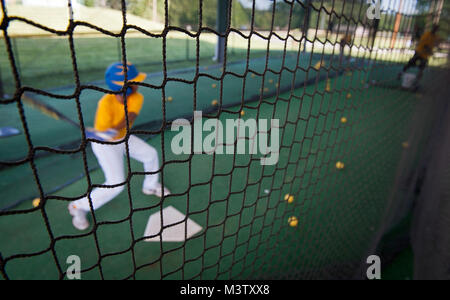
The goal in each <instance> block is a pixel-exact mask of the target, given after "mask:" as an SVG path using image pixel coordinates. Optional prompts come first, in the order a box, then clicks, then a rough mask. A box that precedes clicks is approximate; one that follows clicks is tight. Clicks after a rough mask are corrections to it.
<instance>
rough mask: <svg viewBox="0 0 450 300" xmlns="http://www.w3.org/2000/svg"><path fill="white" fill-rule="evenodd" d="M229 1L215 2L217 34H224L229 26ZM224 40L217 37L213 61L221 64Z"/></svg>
mask: <svg viewBox="0 0 450 300" xmlns="http://www.w3.org/2000/svg"><path fill="white" fill-rule="evenodd" d="M230 1H231V0H221V1H217V23H216V24H217V32H219V33H220V34H225V33H226V31H227V28H228V27H229V26H230V22H229V20H228V14H229V8H230ZM225 39H226V37H222V36H219V37H218V38H217V45H216V55H215V57H214V60H215V61H217V62H223V60H224V57H225Z"/></svg>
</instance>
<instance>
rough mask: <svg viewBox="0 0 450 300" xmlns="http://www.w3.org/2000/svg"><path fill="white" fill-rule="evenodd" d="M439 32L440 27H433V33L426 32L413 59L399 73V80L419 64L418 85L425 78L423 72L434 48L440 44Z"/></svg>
mask: <svg viewBox="0 0 450 300" xmlns="http://www.w3.org/2000/svg"><path fill="white" fill-rule="evenodd" d="M438 30H439V26H438V25H433V28H432V30H431V31H428V32H425V33H424V34H423V35H422V36H421V38H420V40H419V43H418V44H417V47H416V53H415V54H414V56H413V58H411V59H410V61H409V62H408V64H407V65H406V66H405V67H404V68H403V71H402V72H400V73H399V75H398V78H399V79H401V78H402V76H403V74H404V73H405V72H406V71H407V70H408V69H409V68H412V67H414V66H416V65H417V63H419V74H417V79H416V83H415V84H416V85H417V84H418V83H419V81H420V79H421V78H422V76H423V71H424V70H425V67H426V66H427V64H428V60H429V58H430V57H431V56H432V55H433V48H434V47H435V46H436V45H437V44H438V41H439V37H438V35H437V31H438Z"/></svg>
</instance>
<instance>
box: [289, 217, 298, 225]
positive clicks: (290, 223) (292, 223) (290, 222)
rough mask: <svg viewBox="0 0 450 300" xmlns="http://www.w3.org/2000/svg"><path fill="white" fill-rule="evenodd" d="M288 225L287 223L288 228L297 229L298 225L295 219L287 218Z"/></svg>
mask: <svg viewBox="0 0 450 300" xmlns="http://www.w3.org/2000/svg"><path fill="white" fill-rule="evenodd" d="M288 223H289V226H291V227H297V225H298V219H297V217H289V219H288Z"/></svg>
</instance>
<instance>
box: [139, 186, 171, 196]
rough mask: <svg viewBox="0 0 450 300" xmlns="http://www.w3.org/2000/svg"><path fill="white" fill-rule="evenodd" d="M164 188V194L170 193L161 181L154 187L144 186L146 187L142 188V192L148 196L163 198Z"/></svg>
mask: <svg viewBox="0 0 450 300" xmlns="http://www.w3.org/2000/svg"><path fill="white" fill-rule="evenodd" d="M163 190H164V196H169V195H170V191H169V190H168V189H167V188H166V187H163V186H162V185H161V184H160V183H158V184H157V186H156V187H155V188H153V189H145V188H144V189H142V192H143V193H144V194H145V195H148V196H151V195H155V196H156V197H159V198H161V197H162V195H163Z"/></svg>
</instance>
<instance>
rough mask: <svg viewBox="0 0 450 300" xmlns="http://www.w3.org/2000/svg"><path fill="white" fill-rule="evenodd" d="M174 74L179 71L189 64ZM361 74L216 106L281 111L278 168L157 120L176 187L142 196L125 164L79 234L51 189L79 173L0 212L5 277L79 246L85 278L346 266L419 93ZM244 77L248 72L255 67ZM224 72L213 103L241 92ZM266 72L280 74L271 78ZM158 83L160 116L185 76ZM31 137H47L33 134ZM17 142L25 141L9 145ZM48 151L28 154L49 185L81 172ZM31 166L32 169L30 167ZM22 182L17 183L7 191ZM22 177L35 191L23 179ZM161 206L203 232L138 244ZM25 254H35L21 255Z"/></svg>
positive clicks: (377, 212) (204, 99)
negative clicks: (41, 155)
mask: <svg viewBox="0 0 450 300" xmlns="http://www.w3.org/2000/svg"><path fill="white" fill-rule="evenodd" d="M263 67H264V65H262V66H261V68H263ZM236 68H242V66H241V65H238V66H236ZM210 71H211V72H215V74H218V73H219V72H220V70H210ZM314 72H315V71H314ZM283 74H284V73H283ZM311 74H315V75H317V74H316V73H311ZM183 76H186V77H185V78H189V77H190V76H192V74H189V73H187V74H184V75H183ZM267 76H268V77H269V76H270V77H271V75H270V74H267ZM282 76H283V75H282ZM366 76H368V74H367V73H365V72H355V71H354V72H352V74H349V73H346V74H344V75H342V76H339V77H337V78H333V79H331V81H330V86H331V90H330V91H329V92H327V91H326V86H327V84H326V82H325V81H319V82H317V83H316V84H312V85H309V86H307V87H305V88H298V89H296V90H293V91H292V93H290V92H287V93H283V94H280V95H279V96H278V97H271V98H266V99H264V100H263V101H259V102H250V103H246V104H245V106H244V107H242V106H240V105H235V106H231V107H229V108H227V110H228V111H229V112H224V111H222V113H221V114H220V120H222V122H223V123H225V119H230V118H231V119H236V118H238V117H239V112H240V110H241V109H243V110H244V111H245V115H244V116H243V117H242V118H244V119H249V118H256V117H258V118H268V119H271V118H277V119H279V120H280V125H281V131H280V133H281V137H280V143H281V152H280V158H279V162H278V164H276V165H274V166H264V167H263V166H261V164H260V161H259V158H260V156H259V155H254V156H250V155H242V154H240V155H215V156H213V155H206V154H204V155H194V156H192V157H189V156H188V155H181V156H177V155H174V154H173V153H172V151H171V149H170V143H171V141H172V138H173V136H174V135H175V133H173V132H171V131H169V130H166V131H164V132H163V133H161V134H158V135H154V136H152V138H151V139H150V141H149V142H150V144H151V145H153V146H154V147H155V148H156V149H158V151H159V152H160V160H161V161H164V162H165V165H164V169H163V177H164V183H165V185H167V186H168V187H169V188H170V189H171V191H172V193H173V195H172V196H170V197H167V198H165V199H164V201H160V200H159V199H158V198H155V197H148V196H144V195H143V194H142V193H141V184H142V180H143V176H142V175H140V174H137V173H135V172H142V166H140V165H139V164H137V163H135V162H132V164H131V170H132V172H133V175H132V176H131V177H130V182H129V184H127V188H129V191H130V196H131V199H130V198H129V197H128V193H127V192H123V193H122V194H121V195H120V196H119V197H117V198H116V199H114V201H112V202H111V203H109V204H108V205H106V206H105V207H104V208H102V209H100V210H98V211H97V212H96V218H97V223H100V224H101V225H99V226H98V227H97V228H96V230H95V231H94V232H95V235H94V234H93V232H91V234H88V235H86V234H84V235H81V236H80V233H79V232H77V231H76V230H75V229H74V228H73V227H72V225H71V218H70V216H69V215H68V213H67V211H66V207H67V201H62V200H58V199H55V198H54V196H58V197H72V198H76V197H79V196H80V195H82V194H84V193H86V192H87V181H86V179H85V178H83V179H81V180H79V181H77V182H76V183H74V184H72V185H70V186H68V187H66V188H64V189H62V190H60V191H58V192H56V193H55V194H53V196H52V197H50V198H49V199H48V200H47V201H46V202H45V205H44V207H43V208H42V209H35V210H33V211H32V212H30V213H27V214H10V215H3V216H2V217H1V218H0V228H1V231H0V238H1V240H2V241H7V242H5V243H2V245H1V246H0V252H1V255H2V257H3V258H4V259H6V266H5V270H6V272H7V274H8V276H9V277H10V278H14V279H16V278H17V279H18V278H21V279H24V278H48V279H51V278H58V276H59V271H58V265H59V268H60V270H61V271H62V272H65V270H66V268H67V264H66V261H65V260H66V259H67V257H68V256H70V255H78V256H80V257H81V260H82V268H83V270H88V271H86V272H83V274H82V278H83V279H98V278H101V277H102V276H103V278H108V279H119V278H129V277H130V276H131V277H133V276H132V275H133V274H135V277H136V278H138V279H144V278H146V279H159V278H164V279H180V278H184V279H188V278H195V279H216V278H218V279H226V278H286V277H288V278H289V277H290V276H291V277H296V276H299V274H298V271H299V270H300V272H302V273H301V276H304V277H308V276H309V277H314V276H320V274H321V272H322V270H328V269H330V268H334V269H336V268H338V269H339V270H341V271H342V272H344V273H345V271H346V269H345V267H346V266H349V265H352V264H354V263H355V262H356V263H358V262H359V261H360V257H361V256H362V255H364V254H365V251H366V249H367V246H368V244H369V243H370V242H371V237H372V235H373V233H374V232H376V231H377V229H378V226H379V225H380V224H379V223H380V221H381V220H382V216H383V213H384V208H385V205H386V201H387V199H388V195H389V192H390V189H391V187H392V182H393V180H394V177H395V173H396V168H397V165H398V161H399V158H400V156H401V154H402V152H403V151H405V150H404V149H403V148H402V147H401V143H402V142H403V141H404V140H405V138H406V137H407V136H408V135H409V132H408V130H409V122H410V117H411V115H412V112H413V111H414V108H415V105H416V104H417V103H418V101H420V100H419V99H418V98H417V97H414V96H413V95H412V94H410V93H408V92H404V91H400V90H392V89H385V88H378V87H374V86H365V85H363V84H362V83H361V80H366V79H367V78H366ZM248 77H250V78H248V80H249V81H251V80H252V79H251V78H252V77H251V76H250V75H249V76H248ZM226 78H227V80H224V82H223V85H224V89H223V93H224V94H223V97H222V101H223V102H225V101H228V99H229V98H231V96H232V94H233V93H234V92H236V91H237V92H236V94H238V95H240V94H241V92H242V90H241V88H239V81H237V79H233V78H232V77H231V76H230V77H228V76H227V77H226ZM228 78H229V79H228ZM273 79H274V80H275V81H274V82H276V80H277V79H278V78H277V77H276V76H274V77H273ZM150 80H155V82H157V81H158V80H160V79H159V78H158V77H155V78H154V79H152V78H150ZM233 80H236V81H233ZM253 80H255V82H257V83H255V84H252V85H251V86H252V89H253V90H252V91H250V92H249V94H248V95H252V93H255V90H256V93H258V88H259V87H260V82H261V79H260V78H259V79H257V78H254V79H253ZM213 82H214V81H213V80H210V79H207V78H204V79H203V80H202V81H201V84H199V85H198V88H199V91H198V95H199V96H198V97H197V108H205V109H206V108H208V107H210V105H211V104H210V101H211V100H212V99H213V98H216V97H218V96H219V95H220V94H219V90H220V83H218V88H213V87H212V85H211V84H212V83H213ZM241 84H242V83H241ZM172 85H173V86H172ZM228 85H229V87H228ZM236 85H237V86H238V88H235V87H236ZM233 87H234V88H233ZM269 88H273V87H272V86H271V87H269ZM144 89H145V88H144ZM149 90H150V91H149V92H150V93H154V95H156V96H154V97H151V96H149V97H148V98H150V99H151V100H150V101H149V100H147V102H146V105H148V106H146V107H144V110H143V113H142V114H141V116H140V117H139V121H138V123H137V125H139V124H140V122H142V123H145V121H148V120H149V119H157V118H158V117H161V107H162V101H161V100H162V99H160V97H161V95H160V91H157V90H152V89H149ZM166 90H167V95H169V94H170V95H172V96H173V98H174V99H173V101H172V102H166V104H165V107H166V114H168V115H169V116H170V117H175V116H177V115H179V114H180V112H186V111H192V110H193V102H192V98H189V97H192V93H193V91H192V85H189V84H183V83H176V82H169V83H168V86H166ZM86 93H88V94H89V93H91V94H92V96H91V97H90V99H91V100H92V101H91V102H89V99H88V97H86V99H85V98H84V97H82V103H83V104H82V107H83V110H85V111H86V113H85V115H86V116H87V120H86V121H87V122H89V121H91V120H92V119H89V118H92V115H93V108H94V107H95V101H94V99H96V98H98V96H99V94H97V95H94V94H96V93H97V92H90V91H86ZM143 93H146V91H143ZM228 93H230V96H229V97H228V95H229V94H228ZM348 93H351V97H350V98H347V94H348ZM150 95H151V94H150ZM187 95H189V96H187ZM146 98H147V96H146ZM186 98H187V100H185V99H186ZM153 99H157V100H156V101H154V100H153ZM219 99H220V98H219ZM65 105H67V107H66V106H65ZM55 106H57V107H58V109H61V110H62V111H63V110H65V109H67V111H71V110H73V109H74V104H73V101H71V102H70V101H66V102H64V103H63V101H61V103H59V104H58V103H56V105H55ZM32 115H34V116H35V118H36V119H39V118H42V120H44V119H45V118H47V119H48V117H47V116H39V115H37V114H32ZM342 116H345V117H347V119H348V123H346V124H343V123H341V122H340V119H341V117H342ZM30 122H32V120H30ZM47 122H50V121H49V120H47ZM142 123H141V124H142ZM64 126H66V125H65V124H61V123H60V122H58V123H55V125H53V126H49V127H48V128H52V129H53V130H55V131H54V133H53V131H52V134H55V136H58V133H57V132H58V131H59V130H60V131H61V132H64V131H65V130H66V129H67V130H68V131H67V132H76V130H73V129H70V127H69V126H68V127H66V128H62V127H64ZM36 130H39V129H37V128H36ZM66 134H67V133H66ZM32 136H33V134H32ZM59 136H62V134H59ZM142 137H143V138H146V137H145V136H142ZM147 137H148V136H147ZM37 138H43V140H45V141H50V142H51V138H48V137H45V138H44V137H42V134H41V137H39V136H37ZM163 141H164V160H163V156H162V153H161V152H162V145H163V143H162V142H163ZM17 149H18V150H23V148H22V147H19V146H18V147H17ZM59 156H62V155H59ZM56 157H58V156H55V158H54V159H55V162H54V163H52V162H51V161H47V163H46V164H44V163H42V165H40V163H38V169H37V171H38V175H39V176H43V177H47V178H48V181H49V183H51V182H52V178H55V177H59V176H60V175H61V176H62V177H63V174H64V173H65V172H70V171H71V169H76V170H77V171H76V173H77V174H78V173H82V172H83V161H82V158H81V157H80V156H73V157H72V159H71V162H70V163H69V162H67V163H66V165H65V164H61V165H59V164H58V163H57V158H56ZM337 161H342V162H344V163H345V169H344V170H337V169H336V167H335V164H336V162H337ZM42 162H45V159H43V160H42ZM92 164H95V159H92V158H91V160H90V162H89V165H88V166H89V167H90V166H92ZM23 168H24V169H27V167H26V166H24V167H23ZM28 168H29V167H28ZM10 172H11V171H10ZM24 172H25V171H24V170H21V169H15V171H13V172H11V173H10V174H9V173H3V174H9V175H2V176H4V177H5V178H11V179H8V180H9V181H7V182H6V183H4V184H5V188H6V187H9V185H10V184H13V183H12V182H14V180H13V178H14V176H16V177H19V178H20V177H25V176H24V174H25V173H24ZM28 172H30V170H29V169H28ZM90 177H91V179H92V181H93V183H96V184H101V183H102V182H103V175H102V173H101V171H100V170H96V171H93V172H91V173H90ZM28 178H31V180H32V179H33V178H32V177H29V175H28ZM8 182H9V183H8ZM19 188H20V185H19V184H17V188H16V191H15V192H16V193H18V189H19ZM21 188H22V189H35V188H34V187H32V183H31V182H30V183H29V185H28V184H27V185H22V187H21ZM45 190H46V189H45V188H44V191H45ZM267 191H268V193H267ZM286 194H291V195H293V196H294V197H295V201H294V202H293V203H292V204H288V203H286V202H285V201H284V197H285V195H286ZM9 195H10V197H11V196H12V195H14V192H11V193H10V194H9ZM169 205H171V206H174V207H175V208H177V209H178V210H180V211H181V212H182V213H184V214H185V215H188V217H189V218H191V219H192V220H194V221H195V222H197V223H198V224H200V225H201V226H202V227H203V230H202V232H201V233H199V234H197V235H196V236H195V237H193V238H191V239H190V240H188V241H187V242H185V243H146V242H144V241H143V240H142V236H143V233H144V229H145V225H146V222H147V220H148V217H149V215H150V214H152V213H155V212H157V211H159V210H160V209H161V208H162V207H167V206H169ZM24 209H25V210H28V209H32V206H31V201H29V202H25V203H23V204H22V205H21V206H19V207H17V208H15V211H16V212H17V211H20V210H24ZM291 216H295V217H297V218H298V220H299V224H298V226H297V227H290V226H289V225H288V219H289V218H290V217H291ZM45 219H47V220H48V226H49V227H48V228H46V223H45V222H44V220H45ZM111 222H112V223H111ZM48 229H50V234H49V231H48ZM92 229H93V228H92V227H91V228H90V230H92ZM51 237H53V239H55V243H54V244H52V243H51V241H52V238H51ZM133 241H136V242H134V243H133ZM50 250H53V252H52V251H50ZM32 253H37V254H35V255H33V256H31V257H23V256H21V255H23V254H32ZM100 256H101V257H102V258H101V259H100ZM55 261H57V262H58V264H57V263H56V262H55Z"/></svg>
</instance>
